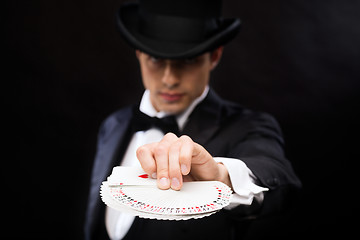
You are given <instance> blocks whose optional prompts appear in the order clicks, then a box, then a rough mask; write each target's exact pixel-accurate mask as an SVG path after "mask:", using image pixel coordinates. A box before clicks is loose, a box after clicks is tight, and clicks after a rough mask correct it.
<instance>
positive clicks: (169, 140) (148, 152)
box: [136, 133, 231, 190]
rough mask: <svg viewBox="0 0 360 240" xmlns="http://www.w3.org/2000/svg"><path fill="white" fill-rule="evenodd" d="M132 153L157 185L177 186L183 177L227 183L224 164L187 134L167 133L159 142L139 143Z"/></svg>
mask: <svg viewBox="0 0 360 240" xmlns="http://www.w3.org/2000/svg"><path fill="white" fill-rule="evenodd" d="M136 155H137V158H138V159H139V161H140V164H141V166H142V168H143V169H144V171H145V172H146V173H148V174H149V176H152V177H153V178H157V183H158V187H159V188H160V189H169V188H170V187H171V188H172V189H174V190H180V189H181V187H182V183H183V181H221V182H224V183H225V184H227V185H228V186H230V187H231V182H230V178H229V173H228V171H227V169H226V167H225V166H224V165H222V164H220V163H217V162H215V160H214V159H213V157H212V156H211V155H210V153H209V152H208V151H206V149H205V148H204V147H202V146H201V145H199V144H197V143H195V142H194V141H193V140H192V139H191V138H190V137H188V136H185V135H184V136H181V137H180V138H178V137H177V136H176V135H175V134H173V133H168V134H166V135H165V136H164V138H163V139H162V140H161V141H160V142H155V143H150V144H146V145H143V146H141V147H139V148H138V149H137V151H136Z"/></svg>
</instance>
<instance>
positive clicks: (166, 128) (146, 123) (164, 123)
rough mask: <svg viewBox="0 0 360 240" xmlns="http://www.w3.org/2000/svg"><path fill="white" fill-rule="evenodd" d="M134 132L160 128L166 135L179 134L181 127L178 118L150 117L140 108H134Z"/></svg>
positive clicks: (132, 123) (132, 124)
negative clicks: (169, 133)
mask: <svg viewBox="0 0 360 240" xmlns="http://www.w3.org/2000/svg"><path fill="white" fill-rule="evenodd" d="M131 127H132V131H133V132H137V131H145V130H148V129H150V128H153V127H154V128H159V129H160V130H161V131H162V132H163V133H164V134H166V133H168V132H172V133H174V134H178V133H179V127H178V124H177V122H176V118H175V116H173V115H170V116H166V117H163V118H157V117H150V116H148V115H146V114H145V113H143V112H141V111H140V110H139V106H135V107H134V108H133V118H132V121H131Z"/></svg>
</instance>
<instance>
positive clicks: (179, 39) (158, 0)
mask: <svg viewBox="0 0 360 240" xmlns="http://www.w3.org/2000/svg"><path fill="white" fill-rule="evenodd" d="M221 5H222V0H139V1H138V2H131V3H125V4H123V5H122V6H121V7H120V9H119V12H118V14H117V25H118V27H119V30H120V32H121V33H122V35H123V36H124V38H125V39H126V40H127V41H128V43H129V44H130V45H131V46H132V47H134V48H135V49H139V50H141V51H143V52H145V53H147V54H149V55H151V56H154V57H158V58H167V59H175V58H191V57H195V56H197V55H200V54H202V53H205V52H207V51H211V50H213V49H215V48H216V47H219V46H221V45H224V44H225V43H227V42H228V41H230V40H231V39H232V38H234V37H235V36H236V34H237V32H238V30H239V29H240V20H239V19H236V18H235V19H223V18H221Z"/></svg>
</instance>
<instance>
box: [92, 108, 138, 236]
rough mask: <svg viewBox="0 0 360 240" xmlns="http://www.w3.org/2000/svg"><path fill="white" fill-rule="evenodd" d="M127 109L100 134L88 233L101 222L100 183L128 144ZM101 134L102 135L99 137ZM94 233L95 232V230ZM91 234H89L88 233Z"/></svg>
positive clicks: (113, 118) (107, 124) (93, 177)
mask: <svg viewBox="0 0 360 240" xmlns="http://www.w3.org/2000/svg"><path fill="white" fill-rule="evenodd" d="M130 109H131V108H129V109H128V110H126V111H125V112H124V111H122V112H118V113H117V115H115V116H114V117H112V118H110V119H109V120H108V122H106V124H105V126H104V128H105V129H103V130H104V133H101V132H100V137H99V143H98V152H97V155H96V157H95V162H94V166H93V172H92V178H91V188H90V195H89V198H90V199H89V205H88V211H87V213H88V215H87V224H86V228H87V231H88V233H90V232H91V231H94V230H95V229H96V227H95V226H99V225H98V224H99V223H98V222H97V221H101V222H102V221H103V220H104V218H103V217H101V216H102V215H103V211H104V209H105V205H104V204H102V203H101V199H100V195H99V190H100V186H101V183H102V182H103V181H105V180H106V177H107V176H108V175H110V172H111V170H112V168H113V167H114V166H115V165H117V164H119V163H120V162H119V159H120V158H119V154H123V149H126V146H127V144H128V142H129V135H130V134H129V131H128V129H129V124H130V119H131V117H132V112H131V110H130ZM101 134H104V135H102V136H101ZM100 225H101V224H100ZM95 231H96V230H95ZM90 234H91V233H90Z"/></svg>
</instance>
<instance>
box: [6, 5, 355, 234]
mask: <svg viewBox="0 0 360 240" xmlns="http://www.w3.org/2000/svg"><path fill="white" fill-rule="evenodd" d="M119 4H120V1H112V0H107V1H94V0H86V1H85V0H76V1H74V0H61V1H59V0H51V1H48V0H42V1H40V0H32V1H27V0H23V1H21V0H12V1H10V0H9V1H5V13H6V14H5V20H4V22H5V27H4V28H3V30H4V33H3V38H4V39H5V45H4V47H5V48H4V51H3V53H4V54H2V56H3V58H4V60H5V62H3V63H2V68H3V71H2V76H3V77H2V85H3V87H2V88H1V89H2V91H1V92H2V98H3V102H4V104H5V107H4V108H3V109H4V111H3V114H2V120H3V129H4V131H3V132H4V133H5V134H3V135H2V136H3V141H2V142H5V144H4V143H3V144H2V146H3V148H2V149H3V151H4V154H3V157H2V163H3V164H2V165H3V166H2V167H1V172H2V174H1V175H2V178H4V179H3V181H2V184H3V186H4V187H3V194H2V196H3V198H4V199H5V202H6V204H5V205H3V207H4V212H5V215H2V216H3V217H4V219H5V222H6V224H5V230H7V231H5V232H3V231H2V234H3V235H4V236H7V237H10V236H11V237H13V238H21V239H26V238H34V239H81V238H82V224H83V220H84V212H85V203H86V199H87V191H88V187H89V177H90V171H91V166H92V160H93V157H94V152H95V144H96V135H97V131H98V128H99V124H100V123H101V121H102V120H103V119H104V118H105V117H106V116H107V115H108V114H110V113H111V112H113V111H114V110H116V109H118V108H120V107H122V106H125V105H127V104H129V103H132V102H134V101H135V100H137V99H138V98H139V97H140V96H141V94H142V91H143V88H142V85H141V82H140V74H139V70H138V64H137V61H136V58H135V56H134V51H133V50H132V49H130V48H129V47H128V46H127V45H126V44H125V43H124V41H123V40H122V39H121V37H120V36H119V34H118V32H117V31H116V28H115V24H114V13H115V11H116V9H117V8H118V6H119ZM359 10H360V2H359V1H350V0H348V1H345V0H344V1H343V0H338V1H336V0H286V1H280V0H273V1H265V0H251V1H243V0H241V1H240V0H238V1H235V0H232V1H230V0H225V3H224V11H223V12H224V15H225V16H228V17H232V16H238V17H240V18H241V19H242V20H243V27H242V31H241V33H240V34H239V36H238V37H237V38H236V39H235V40H234V41H232V42H231V43H230V44H229V45H228V46H227V47H226V48H225V52H224V56H223V60H222V62H221V64H220V65H219V66H218V68H217V69H216V70H215V71H214V73H213V76H212V86H213V87H214V88H215V90H216V91H217V92H218V93H219V94H220V95H221V96H223V97H226V98H228V99H230V100H234V101H237V102H240V103H242V104H243V105H245V106H247V107H251V108H254V109H258V110H262V111H267V112H269V113H271V114H273V115H274V116H275V117H276V118H277V119H278V120H279V122H280V124H281V126H282V129H283V132H284V136H285V139H286V143H287V144H286V153H287V156H288V158H289V159H290V160H291V161H292V163H293V166H294V168H295V171H296V173H297V174H298V175H299V177H300V178H301V180H302V181H303V184H304V190H303V194H302V197H301V198H299V201H298V202H299V203H298V205H296V208H295V209H294V210H293V211H292V212H290V213H288V214H286V215H281V216H274V217H272V218H266V219H261V220H259V221H257V222H256V223H255V224H254V226H253V228H252V231H251V233H250V234H249V239H262V238H264V236H276V237H278V238H280V237H284V239H289V238H290V239H293V238H296V237H308V236H309V237H311V236H324V235H329V236H343V235H345V236H350V235H351V234H353V232H354V231H353V230H354V226H355V219H354V218H353V216H355V211H356V210H358V209H359V206H358V202H357V195H356V194H358V193H357V192H358V191H357V190H358V189H357V184H356V183H357V182H356V180H357V177H356V174H357V171H355V169H356V168H357V166H358V165H359V164H358V160H359V157H358V154H357V150H358V149H357V148H358V143H359V140H358V135H357V134H358V132H357V122H358V121H357V117H356V116H357V115H356V113H357V112H358V111H359V90H360V86H359V80H360V70H359V69H360V67H359V64H360V28H359V25H360V14H359ZM3 228H4V227H3Z"/></svg>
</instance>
